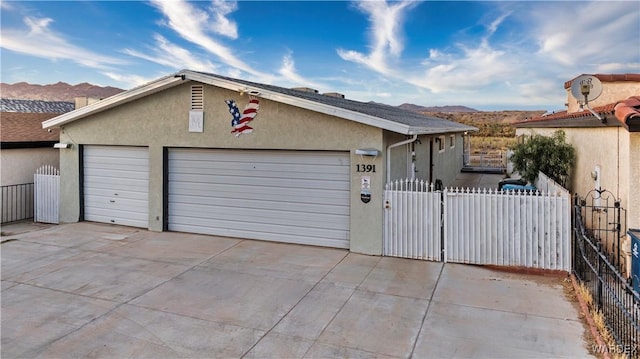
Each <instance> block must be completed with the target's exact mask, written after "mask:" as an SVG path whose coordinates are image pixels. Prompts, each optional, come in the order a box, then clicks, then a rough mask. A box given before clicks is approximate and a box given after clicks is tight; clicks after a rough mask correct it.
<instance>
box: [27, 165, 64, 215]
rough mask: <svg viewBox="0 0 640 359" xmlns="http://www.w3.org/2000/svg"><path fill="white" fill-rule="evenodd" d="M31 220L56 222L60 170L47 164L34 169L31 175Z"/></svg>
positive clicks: (58, 203) (58, 204)
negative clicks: (32, 187) (32, 190)
mask: <svg viewBox="0 0 640 359" xmlns="http://www.w3.org/2000/svg"><path fill="white" fill-rule="evenodd" d="M33 183H34V194H33V202H34V203H33V208H34V211H33V220H34V222H41V223H56V224H57V223H58V222H59V206H60V171H58V169H57V168H55V167H53V166H49V165H44V166H42V167H40V168H38V169H37V170H36V173H35V174H34V175H33Z"/></svg>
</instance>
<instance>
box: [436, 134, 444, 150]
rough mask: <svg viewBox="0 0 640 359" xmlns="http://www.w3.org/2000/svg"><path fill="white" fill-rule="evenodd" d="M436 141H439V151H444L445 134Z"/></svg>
mask: <svg viewBox="0 0 640 359" xmlns="http://www.w3.org/2000/svg"><path fill="white" fill-rule="evenodd" d="M436 142H437V143H438V151H439V152H444V136H439V137H437V138H436Z"/></svg>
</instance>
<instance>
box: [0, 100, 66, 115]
mask: <svg viewBox="0 0 640 359" xmlns="http://www.w3.org/2000/svg"><path fill="white" fill-rule="evenodd" d="M0 109H1V111H2V112H20V113H67V112H70V111H73V110H74V109H75V103H73V102H64V101H41V100H16V99H6V98H3V99H0Z"/></svg>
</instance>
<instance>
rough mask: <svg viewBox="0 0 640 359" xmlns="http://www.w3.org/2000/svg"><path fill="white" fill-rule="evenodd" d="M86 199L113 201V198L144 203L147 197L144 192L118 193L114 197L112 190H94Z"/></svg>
mask: <svg viewBox="0 0 640 359" xmlns="http://www.w3.org/2000/svg"><path fill="white" fill-rule="evenodd" d="M86 197H89V198H90V197H98V198H107V199H113V198H114V197H115V198H123V199H132V200H140V201H144V202H146V201H147V198H148V197H149V196H148V194H147V193H146V192H143V191H119V192H118V195H117V196H114V193H113V190H111V189H103V188H95V189H94V190H92V191H91V195H90V196H86Z"/></svg>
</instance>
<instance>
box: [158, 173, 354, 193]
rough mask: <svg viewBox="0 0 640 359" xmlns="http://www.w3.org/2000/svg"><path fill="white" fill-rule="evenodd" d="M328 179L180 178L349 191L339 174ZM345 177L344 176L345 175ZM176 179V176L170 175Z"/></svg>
mask: <svg viewBox="0 0 640 359" xmlns="http://www.w3.org/2000/svg"><path fill="white" fill-rule="evenodd" d="M327 177H328V178H327V180H326V181H322V182H319V181H318V179H317V177H316V178H309V179H306V180H303V179H296V178H290V177H286V176H281V177H275V176H274V177H266V176H263V177H257V176H256V177H247V176H243V177H239V176H224V175H192V174H188V175H180V177H179V180H180V181H181V182H186V183H202V181H207V182H209V181H210V182H215V183H216V184H229V185H239V186H261V187H265V188H268V187H275V188H285V189H290V188H304V189H311V188H314V189H329V190H342V191H348V190H349V186H348V184H346V183H344V182H341V181H339V180H338V178H339V177H338V176H336V177H333V176H329V175H327ZM343 177H344V176H343ZM171 178H174V180H176V179H177V177H176V176H170V177H169V180H170V181H171Z"/></svg>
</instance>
